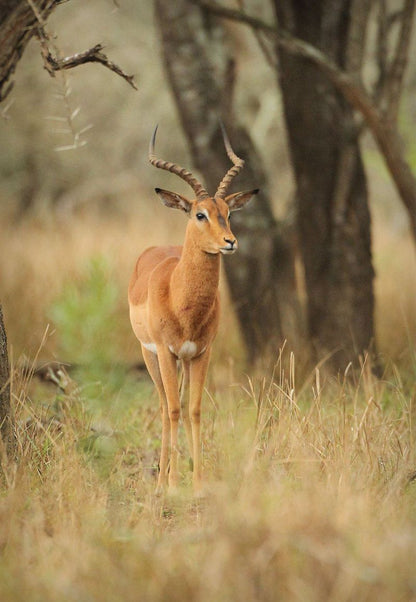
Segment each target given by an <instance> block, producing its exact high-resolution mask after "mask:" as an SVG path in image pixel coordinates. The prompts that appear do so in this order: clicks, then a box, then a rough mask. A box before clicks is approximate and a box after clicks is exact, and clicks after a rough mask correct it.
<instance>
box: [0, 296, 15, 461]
mask: <svg viewBox="0 0 416 602" xmlns="http://www.w3.org/2000/svg"><path fill="white" fill-rule="evenodd" d="M0 432H1V438H2V441H3V444H4V446H5V449H6V452H7V455H8V456H9V457H10V458H11V457H13V455H14V452H15V449H16V440H15V432H14V428H13V418H12V412H11V406H10V369H9V356H8V353H7V337H6V329H5V327H4V321H3V311H2V308H1V305H0Z"/></svg>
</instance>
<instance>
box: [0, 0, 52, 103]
mask: <svg viewBox="0 0 416 602" xmlns="http://www.w3.org/2000/svg"><path fill="white" fill-rule="evenodd" d="M60 2H62V0H31V2H29V1H28V0H3V1H2V2H1V3H0V48H1V51H0V102H1V101H2V100H3V99H4V98H5V97H6V96H7V94H8V93H9V92H10V90H11V88H12V85H13V84H12V82H11V81H10V78H11V76H12V75H13V73H14V71H15V69H16V66H17V64H18V62H19V60H20V58H21V56H22V54H23V51H24V49H25V48H26V46H27V44H28V42H29V40H30V39H31V38H32V37H33V35H35V34H36V32H37V29H38V26H39V25H41V24H43V23H44V22H45V21H46V19H47V17H48V16H49V14H50V13H51V11H52V10H53V9H54V8H55V6H57V5H58V4H60Z"/></svg>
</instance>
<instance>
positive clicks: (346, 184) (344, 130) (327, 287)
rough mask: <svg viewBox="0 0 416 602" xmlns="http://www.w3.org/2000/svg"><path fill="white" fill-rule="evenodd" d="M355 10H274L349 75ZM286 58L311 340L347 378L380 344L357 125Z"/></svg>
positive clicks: (331, 94)
mask: <svg viewBox="0 0 416 602" xmlns="http://www.w3.org/2000/svg"><path fill="white" fill-rule="evenodd" d="M350 4H351V3H350V0H336V1H335V2H334V1H333V0H320V1H319V2H317V3H314V5H313V7H312V6H311V5H310V3H307V2H306V1H304V2H298V1H295V0H279V2H277V1H276V2H275V8H276V14H277V17H278V20H279V24H280V25H282V27H284V28H285V29H287V30H289V31H290V33H292V34H293V35H296V36H297V37H299V38H301V39H304V40H305V41H307V42H310V43H311V44H313V45H314V46H316V47H318V48H319V49H321V50H322V51H323V52H325V53H326V54H327V56H329V57H330V58H331V59H332V60H333V61H334V62H336V63H337V64H338V65H340V66H341V67H343V68H345V65H346V63H347V49H348V48H349V44H348V35H349V33H350V27H351V21H350ZM279 56H280V67H281V71H280V84H281V89H282V94H283V102H284V111H285V119H286V124H287V128H288V134H289V141H290V148H291V154H292V161H293V167H294V171H295V177H296V184H297V219H298V232H299V241H300V248H301V253H302V258H303V264H304V271H305V282H306V290H307V309H308V316H307V318H308V328H309V334H310V337H311V339H312V341H313V343H314V346H315V349H316V352H317V356H318V357H319V358H322V357H325V356H326V355H328V356H329V362H330V365H331V367H332V368H334V369H335V370H344V369H345V368H346V366H347V364H348V363H349V362H350V361H353V360H354V359H355V358H356V357H357V355H358V354H363V353H364V352H365V351H366V350H368V349H369V348H370V347H371V344H372V340H373V308H374V299H373V277H374V273H373V267H372V259H371V235H370V215H369V210H368V203H367V188H366V178H365V174H364V169H363V164H362V160H361V154H360V149H359V146H358V140H357V132H356V129H355V128H354V119H353V117H354V116H353V112H352V109H351V107H350V105H348V104H347V103H346V101H345V100H344V98H342V97H341V96H340V94H339V93H338V92H337V91H336V90H335V89H334V87H333V85H332V84H331V83H330V82H329V81H328V79H327V77H326V76H325V74H323V73H322V71H320V70H319V68H318V67H316V66H315V65H314V64H312V63H311V62H309V61H305V60H304V59H303V58H301V57H298V56H295V55H291V54H289V53H287V52H285V51H284V50H283V49H282V48H280V49H279Z"/></svg>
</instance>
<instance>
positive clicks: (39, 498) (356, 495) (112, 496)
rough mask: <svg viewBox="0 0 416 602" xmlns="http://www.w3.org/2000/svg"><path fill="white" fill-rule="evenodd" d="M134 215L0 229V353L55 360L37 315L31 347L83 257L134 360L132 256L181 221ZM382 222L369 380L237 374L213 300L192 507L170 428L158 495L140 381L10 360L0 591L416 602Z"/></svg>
mask: <svg viewBox="0 0 416 602" xmlns="http://www.w3.org/2000/svg"><path fill="white" fill-rule="evenodd" d="M143 211H145V210H144V209H143V208H141V209H140V211H138V213H137V214H136V215H133V216H131V217H130V218H129V219H128V220H127V218H125V217H123V215H122V214H121V215H119V216H118V217H112V218H111V219H110V218H108V219H107V218H104V217H101V218H100V219H97V217H96V216H92V215H90V214H84V215H82V216H79V217H72V218H68V220H67V221H66V222H65V223H62V224H60V225H59V224H58V225H57V224H56V223H45V222H43V223H42V224H40V223H37V224H36V223H33V222H27V223H23V224H20V225H18V226H17V229H15V230H14V231H13V232H11V231H9V230H6V229H5V230H3V232H2V233H1V234H2V235H1V236H0V241H1V242H0V257H1V258H2V264H1V274H2V286H3V295H4V297H3V300H4V305H5V310H6V318H7V325H8V331H9V339H10V342H11V344H12V348H13V357H18V356H20V355H21V354H22V353H26V354H29V355H30V356H31V357H32V359H33V361H35V362H36V361H38V360H39V359H41V358H45V357H47V358H50V357H51V356H53V355H54V354H59V352H60V337H61V336H62V333H61V332H60V330H59V328H56V329H55V331H54V328H53V326H51V327H50V333H51V334H48V336H47V337H46V341H45V343H44V345H43V347H42V348H41V350H40V352H39V355H38V356H37V357H34V354H35V351H36V349H37V348H38V346H39V341H40V340H41V339H42V338H43V336H44V332H45V329H46V325H47V323H48V322H49V321H50V316H51V307H52V306H53V304H54V303H56V299H57V298H60V297H62V291H65V290H66V289H65V286H66V285H67V284H68V283H72V284H73V283H75V284H76V285H78V284H79V285H80V286H81V285H83V284H82V283H84V285H85V267H86V266H87V265H89V264H90V262H91V258H93V257H96V256H100V257H103V256H104V257H106V258H107V265H108V278H109V284H110V282H111V281H113V282H115V283H116V287H117V290H118V291H119V292H118V295H117V299H116V302H115V307H114V312H113V313H114V315H113V316H112V318H113V319H115V320H116V322H117V325H118V328H117V330H118V334H117V336H116V338H112V339H111V341H112V345H114V347H112V348H111V354H113V355H114V358H115V362H118V361H119V360H126V361H132V360H133V359H134V358H135V357H136V354H137V344H136V343H135V341H134V338H133V336H132V335H131V334H130V331H129V326H128V320H127V317H126V316H127V308H126V301H125V288H126V282H127V280H128V277H129V273H130V270H131V267H132V265H133V262H134V260H135V257H136V254H137V252H138V251H139V250H140V249H141V248H143V247H144V246H146V245H148V244H152V243H153V242H156V241H157V242H160V241H161V239H162V240H163V239H169V240H172V237H174V238H176V239H177V240H180V238H181V236H182V234H181V233H182V231H183V227H184V224H183V220H181V219H180V217H181V216H179V218H178V220H177V221H176V216H175V215H173V216H171V220H170V221H169V223H168V224H167V222H166V220H165V219H164V218H165V217H166V210H165V209H164V208H161V209H160V210H159V208H158V207H157V203H156V204H155V205H153V206H152V212H154V211H156V214H154V213H153V216H154V217H153V220H150V216H149V215H148V214H147V213H143ZM159 211H160V213H159ZM159 216H160V219H159ZM172 220H175V221H172ZM149 224H150V225H151V227H149ZM163 227H165V228H166V230H165V231H164V230H163V229H161V228H163ZM380 227H381V226H380ZM153 228H155V229H154V230H153ZM380 232H381V235H380ZM376 233H377V237H378V238H377V241H376V253H375V254H376V263H377V269H378V276H379V277H378V281H377V292H378V298H379V302H378V308H377V321H378V332H379V346H380V348H381V351H382V353H383V354H384V357H385V358H386V359H387V360H388V362H390V363H391V364H392V365H393V367H392V368H389V369H388V370H387V371H386V376H385V378H384V379H383V380H381V381H377V380H375V379H374V378H373V376H372V375H371V370H370V367H369V366H368V365H366V364H365V365H364V366H363V368H362V371H361V373H359V374H356V375H354V376H352V375H349V376H348V378H345V379H340V380H325V379H324V377H323V376H322V375H321V374H320V372H319V370H314V371H313V372H312V373H311V374H310V375H309V377H308V378H306V379H299V378H298V377H297V376H296V374H295V372H296V361H295V358H294V356H293V355H291V354H290V351H289V350H284V352H283V357H282V358H281V359H278V361H277V363H276V366H275V370H274V372H273V373H264V374H260V375H257V376H251V377H248V376H244V375H243V374H242V369H241V364H240V363H239V361H240V360H241V355H240V353H239V349H238V334H237V333H235V322H234V318H233V316H232V315H231V312H230V309H229V306H228V305H227V304H225V311H224V314H223V320H222V327H221V328H222V329H221V332H220V335H219V338H218V341H217V346H216V349H217V350H216V356H215V358H214V361H213V364H212V368H211V375H210V380H209V384H208V391H207V394H206V397H205V402H204V414H203V455H204V466H205V478H206V482H207V485H208V495H207V497H206V498H205V499H204V500H202V501H196V500H194V499H193V497H192V494H191V475H190V472H189V470H188V460H187V454H186V451H185V445H184V439H182V440H181V450H182V456H181V471H182V485H181V490H180V494H179V495H178V496H177V497H175V498H157V497H155V496H154V487H155V477H156V474H155V473H156V470H157V459H158V453H159V448H160V421H159V416H158V410H157V402H156V397H155V395H154V393H153V392H152V388H151V385H150V383H149V382H148V381H147V380H142V381H141V380H138V379H137V377H134V376H132V375H126V374H124V373H123V374H122V375H121V377H120V375H117V374H114V373H112V372H109V371H106V370H104V369H103V367H102V366H101V368H100V370H101V372H100V371H99V372H98V373H97V372H96V371H95V372H93V371H92V370H91V371H88V369H87V370H86V371H85V372H83V373H82V374H80V375H79V377H77V382H73V381H71V380H69V381H65V379H61V380H60V381H59V382H58V383H57V384H49V385H40V384H39V383H37V381H36V379H34V378H32V377H31V375H30V374H29V375H28V376H27V377H25V378H22V377H19V376H18V373H17V372H16V373H15V375H14V379H13V383H12V384H13V387H12V389H13V401H14V407H15V409H16V418H17V424H18V444H19V452H20V454H19V455H20V458H21V459H20V463H19V465H18V466H17V468H16V467H12V466H6V465H5V464H4V463H3V469H4V479H3V483H2V486H1V498H0V515H1V520H0V599H1V600H2V601H5V602H7V601H9V600H10V601H12V600H13V602H15V601H19V600H25V601H26V600H31V601H32V600H34V601H37V600H39V601H40V600H42V602H47V601H55V600H61V599H62V600H82V601H90V600H100V601H101V600H106V601H107V600H108V601H112V600H114V601H116V600H117V601H118V600H123V601H129V600H132V601H133V600H134V601H135V600H149V601H150V600H151V601H154V600H181V601H183V600H198V601H207V602H208V601H212V600H215V601H224V602H226V601H229V600H259V601H263V600H270V601H272V600H273V601H274V600H279V599H281V600H289V601H290V600H296V601H297V600H299V601H305V600H307V601H315V600H316V601H317V602H318V601H319V602H320V601H322V600H333V601H336V602H340V601H341V602H342V601H344V600H345V601H347V600H351V601H352V600H354V602H355V601H361V600H376V599H377V600H378V601H379V602H384V601H385V602H391V601H395V600H400V601H403V600H414V599H416V578H415V573H414V566H415V563H416V546H415V541H416V511H415V508H416V507H415V503H416V490H415V487H416V484H414V482H413V481H412V480H411V476H412V475H413V474H414V473H415V470H416V458H415V450H414V438H415V428H414V423H415V407H414V402H415V387H414V382H415V378H414V377H415V364H414V346H413V344H412V340H411V339H412V337H414V333H415V307H414V298H415V297H414V292H415V279H414V278H412V277H411V269H410V268H409V269H406V268H405V267H404V266H410V262H412V261H414V259H413V257H412V255H411V254H410V250H411V245H410V243H409V241H407V240H402V238H400V237H399V238H397V237H396V238H395V237H390V236H388V232H387V230H386V229H384V230H383V229H382V230H379V229H378V232H376ZM12 234H13V235H12ZM399 239H400V240H399ZM393 249H394V253H393ZM6 250H7V253H6ZM8 258H13V260H9V259H8ZM401 270H403V273H401ZM398 283H400V286H398ZM61 303H62V301H61ZM399 306H400V307H401V310H400V311H394V310H395V309H396V308H398V307H399ZM98 309H99V308H97V310H98ZM73 327H74V329H79V332H80V335H81V334H82V328H83V325H82V324H81V325H79V324H77V323H75V324H74V325H73ZM230 332H233V333H234V334H233V335H232V338H231V337H230ZM80 338H81V336H80ZM60 359H62V358H60ZM300 381H301V382H300Z"/></svg>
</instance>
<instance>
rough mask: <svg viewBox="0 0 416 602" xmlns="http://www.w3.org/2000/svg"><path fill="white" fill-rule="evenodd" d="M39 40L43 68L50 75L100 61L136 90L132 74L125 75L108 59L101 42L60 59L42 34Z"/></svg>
mask: <svg viewBox="0 0 416 602" xmlns="http://www.w3.org/2000/svg"><path fill="white" fill-rule="evenodd" d="M40 40H41V46H42V56H43V58H44V62H45V68H46V70H47V71H48V73H50V74H51V75H52V76H53V75H54V72H55V71H64V70H66V69H73V68H74V67H79V66H80V65H85V64H86V63H100V64H101V65H104V67H107V69H110V70H111V71H114V73H117V75H120V77H122V78H123V79H125V80H126V82H127V83H128V84H130V86H131V87H132V88H134V89H135V90H137V86H136V84H135V82H134V76H133V75H127V73H125V72H124V71H123V70H122V69H121V68H120V67H119V66H118V65H116V64H115V63H113V61H110V59H109V58H108V57H107V55H106V54H104V53H103V52H102V49H103V45H102V44H96V45H95V46H94V47H93V48H90V49H89V50H86V51H85V52H79V53H78V54H73V55H71V56H67V57H65V58H62V59H60V58H56V57H54V56H52V54H51V52H50V49H49V47H48V45H47V42H46V39H45V37H44V36H40Z"/></svg>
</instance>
